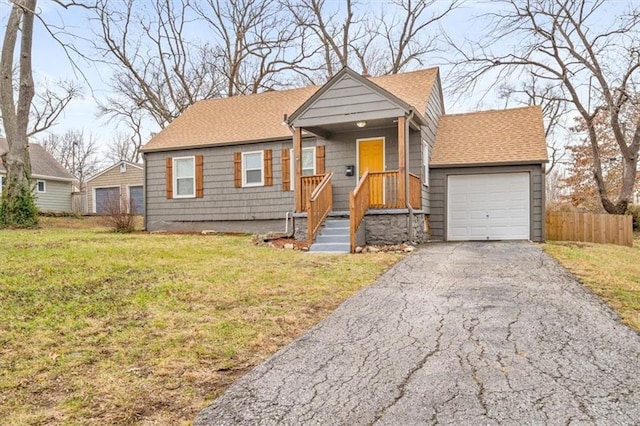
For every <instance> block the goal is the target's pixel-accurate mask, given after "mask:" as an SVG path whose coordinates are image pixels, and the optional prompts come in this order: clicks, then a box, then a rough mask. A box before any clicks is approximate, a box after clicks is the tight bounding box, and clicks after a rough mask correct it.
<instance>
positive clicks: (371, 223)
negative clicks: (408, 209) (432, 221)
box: [364, 213, 427, 244]
mask: <svg viewBox="0 0 640 426" xmlns="http://www.w3.org/2000/svg"><path fill="white" fill-rule="evenodd" d="M364 221H365V226H366V231H365V232H366V241H367V244H400V243H418V244H419V243H422V242H424V241H426V240H427V235H426V233H425V230H424V214H422V213H420V214H414V215H409V214H407V213H402V214H375V215H367V216H365V217H364ZM408 221H412V222H411V227H412V229H413V235H412V236H411V238H410V236H409V233H408V232H407V231H408V227H407V224H408ZM409 240H411V241H409Z"/></svg>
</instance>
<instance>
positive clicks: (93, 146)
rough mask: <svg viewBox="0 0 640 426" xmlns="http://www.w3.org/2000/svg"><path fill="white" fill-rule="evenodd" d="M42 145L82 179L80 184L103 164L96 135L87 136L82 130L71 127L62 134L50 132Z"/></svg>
mask: <svg viewBox="0 0 640 426" xmlns="http://www.w3.org/2000/svg"><path fill="white" fill-rule="evenodd" d="M41 145H42V147H43V148H44V149H46V150H47V152H49V154H51V155H52V156H53V158H55V159H56V160H58V162H59V163H60V164H61V165H62V167H64V168H65V169H67V170H68V171H69V172H70V173H71V174H72V175H74V176H75V177H76V178H77V179H78V180H79V181H80V186H82V183H84V182H85V181H86V179H87V177H88V176H91V175H93V174H94V173H96V172H97V171H98V170H99V169H100V167H101V166H102V164H101V162H100V159H99V158H98V143H97V139H96V137H95V136H94V135H93V134H89V135H88V136H87V137H85V135H84V131H82V130H73V129H70V130H67V131H66V132H65V133H63V134H62V135H60V134H56V133H50V134H48V135H47V136H46V137H45V138H43V139H42V140H41Z"/></svg>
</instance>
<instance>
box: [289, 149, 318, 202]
mask: <svg viewBox="0 0 640 426" xmlns="http://www.w3.org/2000/svg"><path fill="white" fill-rule="evenodd" d="M305 150H306V151H312V152H313V173H312V175H315V174H316V173H317V172H318V169H317V167H318V165H317V162H316V147H315V146H309V147H306V148H302V152H304V151H305ZM289 151H290V153H289V158H290V159H291V161H289V163H290V164H289V167H290V169H291V172H290V175H289V176H290V178H289V180H290V182H291V184H290V185H289V191H294V190H295V185H296V182H295V180H296V179H295V176H296V158H295V156H294V155H293V149H290V150H289ZM302 176H305V175H304V174H303V175H302Z"/></svg>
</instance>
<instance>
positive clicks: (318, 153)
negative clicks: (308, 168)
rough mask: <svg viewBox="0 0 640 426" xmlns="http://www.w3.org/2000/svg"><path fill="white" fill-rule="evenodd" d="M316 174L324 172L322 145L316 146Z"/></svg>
mask: <svg viewBox="0 0 640 426" xmlns="http://www.w3.org/2000/svg"><path fill="white" fill-rule="evenodd" d="M316 174H317V175H323V174H324V145H321V146H317V147H316Z"/></svg>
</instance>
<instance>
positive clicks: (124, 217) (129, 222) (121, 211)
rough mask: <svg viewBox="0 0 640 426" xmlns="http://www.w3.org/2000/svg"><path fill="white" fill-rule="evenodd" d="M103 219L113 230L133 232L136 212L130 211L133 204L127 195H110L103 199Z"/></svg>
mask: <svg viewBox="0 0 640 426" xmlns="http://www.w3.org/2000/svg"><path fill="white" fill-rule="evenodd" d="M105 209H106V215H105V221H106V222H107V225H108V226H109V227H110V228H111V229H113V230H114V231H115V232H123V233H128V232H133V231H135V230H136V217H137V216H136V214H135V213H131V212H132V211H133V206H132V205H131V203H130V201H129V200H128V199H127V197H124V198H120V196H110V197H108V198H107V200H106V201H105Z"/></svg>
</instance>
